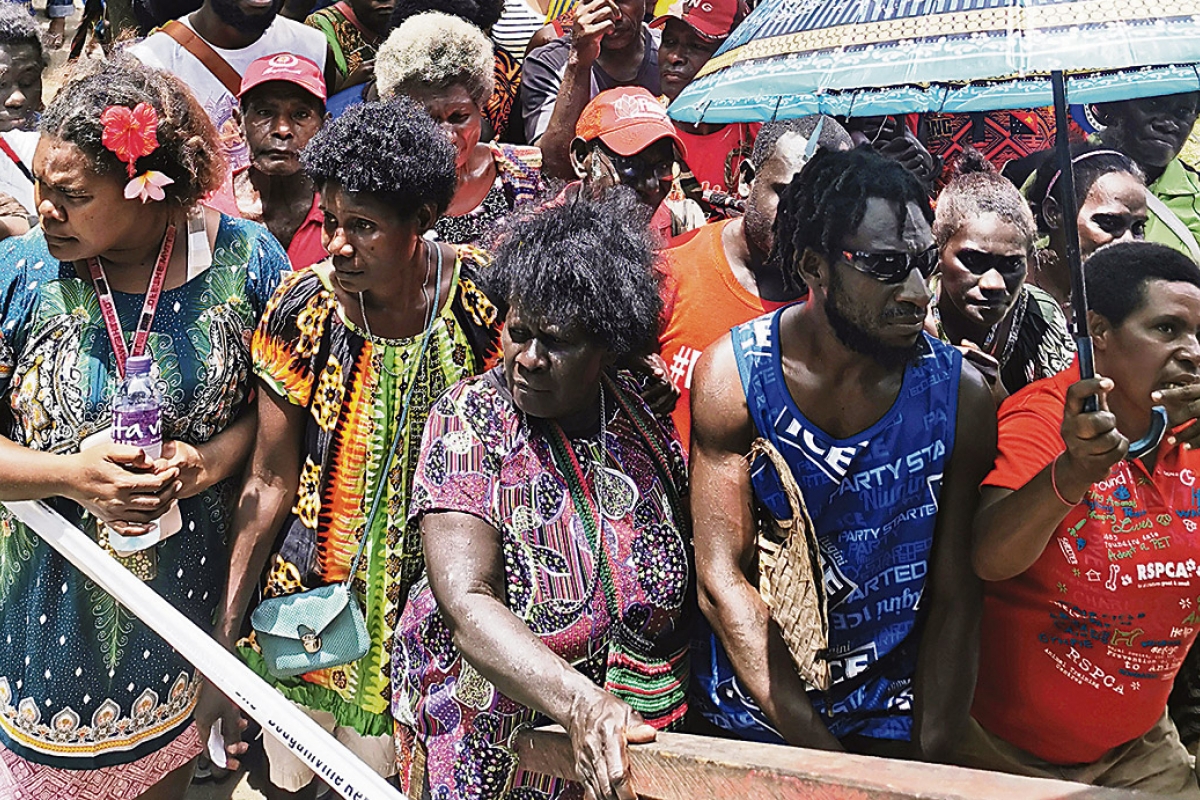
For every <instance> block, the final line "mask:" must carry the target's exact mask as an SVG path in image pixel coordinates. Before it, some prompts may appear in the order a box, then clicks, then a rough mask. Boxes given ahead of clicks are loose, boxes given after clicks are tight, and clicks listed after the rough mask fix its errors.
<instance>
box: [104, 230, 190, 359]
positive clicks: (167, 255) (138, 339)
mask: <svg viewBox="0 0 1200 800" xmlns="http://www.w3.org/2000/svg"><path fill="white" fill-rule="evenodd" d="M173 249H175V224H174V223H171V224H170V225H168V226H167V233H166V235H165V236H163V243H162V247H161V248H159V251H158V260H157V261H155V262H154V272H153V273H152V274H151V275H150V286H149V287H147V289H146V300H145V302H144V303H142V313H141V316H139V317H138V324H137V330H135V331H134V333H133V347H132V348H128V347H126V345H125V334H124V333H123V332H122V331H121V321H120V320H119V319H117V306H116V304H115V303H114V302H113V296H112V289H110V288H109V286H108V278H107V277H106V276H105V275H104V267H102V266H100V259H99V258H89V259H88V260H87V265H88V271H89V272H91V273H92V284H93V285H94V286H95V287H96V299H97V300H99V301H100V314H101V316H103V317H104V327H105V329H106V330H107V331H108V340H109V342H111V343H112V349H113V355H115V356H116V358H117V375H118V376H119V377H120V378H122V379H124V378H125V361H126V360H127V359H128V358H129V356H131V355H132V356H140V355H141V354H142V353H143V352H144V351H145V349H146V341H147V340H148V339H149V338H150V326H151V325H153V324H154V312H155V311H157V310H158V298H159V296H161V295H162V287H163V282H164V281H165V280H166V279H167V265H168V264H170V263H171V251H172V250H173Z"/></svg>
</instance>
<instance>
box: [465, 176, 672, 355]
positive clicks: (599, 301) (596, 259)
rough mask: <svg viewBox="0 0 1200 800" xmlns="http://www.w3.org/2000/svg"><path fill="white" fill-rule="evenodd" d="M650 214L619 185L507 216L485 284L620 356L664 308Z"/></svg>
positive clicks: (652, 339)
mask: <svg viewBox="0 0 1200 800" xmlns="http://www.w3.org/2000/svg"><path fill="white" fill-rule="evenodd" d="M649 221H650V212H649V210H648V209H647V208H646V206H645V205H644V204H642V203H641V202H640V201H639V200H638V198H637V195H635V194H634V193H633V192H632V191H631V190H629V189H627V188H625V187H622V186H616V187H613V188H612V189H609V190H608V191H606V192H605V193H604V195H603V197H602V198H600V199H592V198H591V197H589V196H588V195H587V193H586V192H579V193H578V194H577V195H575V196H574V197H572V198H570V199H568V200H567V201H566V202H564V203H561V204H558V205H549V206H546V207H544V208H541V209H538V210H536V211H532V212H529V213H527V214H525V215H524V216H522V217H520V218H519V219H517V220H516V221H513V220H512V218H511V217H510V218H509V223H508V224H507V225H506V226H505V228H504V230H503V231H502V232H500V233H499V235H498V237H497V239H496V240H495V242H494V243H493V245H492V247H491V249H492V252H493V253H494V254H495V258H494V261H493V263H492V266H491V267H490V268H489V269H488V270H487V271H486V272H485V273H484V274H483V282H484V286H483V288H484V291H485V292H486V293H487V295H488V297H490V298H492V299H493V301H494V302H497V303H499V304H501V305H502V306H504V307H507V306H511V305H516V306H517V307H518V308H519V309H520V310H521V313H522V314H528V315H530V316H533V317H540V318H543V319H547V320H549V321H551V322H553V323H554V324H556V325H561V326H563V327H564V328H575V329H578V330H580V331H582V332H583V333H584V334H586V335H587V336H588V337H590V338H591V339H593V340H594V341H597V342H600V343H602V344H604V345H605V346H606V347H607V348H608V350H609V351H610V352H611V353H612V354H613V355H615V356H617V357H618V358H623V357H625V356H628V355H630V354H635V353H641V352H646V351H647V349H648V348H651V347H653V346H654V344H655V343H657V341H658V332H659V323H660V317H661V314H662V308H663V306H662V296H661V291H660V288H661V281H662V273H661V272H660V271H659V270H658V268H657V261H656V258H655V253H654V243H653V241H652V239H651V236H650V226H649Z"/></svg>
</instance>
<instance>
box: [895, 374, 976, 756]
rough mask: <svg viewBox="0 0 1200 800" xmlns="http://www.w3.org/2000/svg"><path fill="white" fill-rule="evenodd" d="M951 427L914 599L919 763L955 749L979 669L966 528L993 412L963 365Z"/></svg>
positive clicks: (968, 529) (915, 721)
mask: <svg viewBox="0 0 1200 800" xmlns="http://www.w3.org/2000/svg"><path fill="white" fill-rule="evenodd" d="M954 427H955V433H954V450H953V451H952V452H951V454H950V460H949V461H948V462H947V463H946V469H945V477H944V479H943V481H942V493H941V498H940V507H939V509H938V518H937V526H936V528H935V529H934V536H933V553H932V555H931V564H930V571H929V578H928V580H926V582H925V591H924V594H923V596H922V599H921V602H922V603H927V604H928V606H927V608H928V609H929V613H928V616H927V618H926V620H925V629H924V631H923V632H922V633H921V645H920V649H919V650H918V653H917V673H916V676H915V678H914V681H913V683H914V695H915V697H914V709H913V744H914V745H915V746H916V754H917V756H918V757H919V758H920V759H921V760H923V761H944V760H945V759H946V758H947V756H948V755H949V754H950V752H951V750H952V749H953V747H954V746H955V744H956V742H957V737H958V736H959V735H960V734H961V732H962V730H963V727H964V726H965V725H966V722H967V716H968V714H969V712H970V708H971V696H972V695H973V694H974V692H975V675H976V671H977V668H978V656H979V617H980V611H981V599H982V592H981V585H980V582H979V579H978V578H977V577H976V576H975V573H974V571H973V570H972V569H971V522H972V520H973V519H974V517H975V509H976V506H977V505H978V504H979V484H980V483H982V482H983V479H984V477H985V476H986V475H987V473H988V470H990V469H991V467H992V461H993V459H994V458H995V456H996V407H995V405H994V404H993V402H992V395H991V390H990V389H989V387H988V386H987V383H986V382H985V381H984V379H983V376H982V375H980V374H979V373H978V372H977V371H976V370H975V368H974V367H973V366H971V365H970V364H968V363H967V362H966V361H964V362H963V365H962V376H961V379H960V382H959V387H958V419H957V421H956V422H955V426H954Z"/></svg>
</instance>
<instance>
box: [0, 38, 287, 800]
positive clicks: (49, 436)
mask: <svg viewBox="0 0 1200 800" xmlns="http://www.w3.org/2000/svg"><path fill="white" fill-rule="evenodd" d="M219 152H220V149H219V148H218V147H217V141H216V132H215V131H214V129H213V127H212V123H211V122H210V121H209V119H208V116H207V115H206V114H205V113H204V111H203V110H202V109H201V108H200V107H199V106H198V105H197V104H196V103H195V101H194V100H192V99H191V95H190V94H189V93H188V92H187V91H186V89H185V87H184V86H183V85H182V84H180V83H178V82H177V81H176V80H175V79H174V78H172V77H171V76H169V75H167V74H166V73H164V72H159V71H156V70H150V69H147V68H145V67H143V66H141V65H140V64H138V63H137V62H135V61H132V60H130V59H117V60H115V61H113V62H109V63H108V64H105V65H103V66H101V67H100V68H99V71H97V72H95V73H93V74H91V75H89V76H85V77H82V78H80V79H79V80H77V81H75V82H73V83H70V84H68V85H67V86H65V87H64V88H63V89H62V91H61V92H60V93H59V94H58V96H57V97H56V98H55V100H54V102H53V103H51V105H50V107H49V108H48V109H47V110H46V113H45V114H44V116H43V117H42V122H41V139H40V141H39V143H38V146H37V150H36V151H35V154H34V159H33V172H34V174H35V176H36V178H37V181H38V207H37V212H38V214H39V216H40V217H41V225H40V227H38V228H35V229H34V230H32V231H30V232H29V233H28V234H26V235H25V236H22V237H20V238H15V239H9V240H7V241H5V242H3V243H2V244H0V501H6V500H46V501H49V502H50V503H51V504H52V505H54V506H55V508H56V509H57V510H58V511H59V512H60V513H62V514H64V515H65V516H66V517H67V518H68V519H69V520H70V521H71V522H73V523H75V524H76V525H79V526H80V527H81V528H83V529H84V530H85V531H86V532H87V533H89V534H90V535H92V536H94V537H95V538H96V539H97V541H98V542H99V543H100V544H101V545H102V546H104V547H106V548H107V549H108V550H109V552H110V553H111V554H114V555H117V556H118V557H120V558H121V560H122V561H123V562H124V564H125V566H126V567H128V568H129V569H130V571H132V572H133V573H134V574H135V575H137V576H138V577H140V578H142V579H143V580H144V581H146V582H147V584H148V585H149V586H150V587H151V588H152V589H154V591H156V592H157V593H159V594H160V595H162V596H163V597H164V598H166V599H167V600H168V601H170V602H171V603H173V604H174V605H175V606H176V607H177V608H179V610H180V611H182V612H183V613H184V614H186V615H187V616H188V617H189V618H191V620H192V621H193V622H195V623H196V624H197V625H200V626H202V627H204V628H206V629H207V628H209V627H211V624H212V618H213V612H214V610H215V607H216V604H217V600H218V598H219V597H220V593H221V587H222V585H223V583H224V582H225V579H226V574H225V570H226V567H227V562H226V560H225V558H224V557H223V553H224V551H225V539H226V537H227V535H228V532H229V520H230V516H231V499H232V488H233V487H232V486H231V485H230V481H229V478H231V477H233V476H234V474H235V472H236V471H238V470H240V466H241V465H242V464H243V463H244V461H245V459H246V457H247V455H248V453H249V451H250V447H251V444H252V441H253V435H254V422H255V420H254V414H253V413H248V412H249V411H250V409H249V400H250V398H249V394H250V392H249V386H250V383H249V381H250V373H251V363H250V350H249V342H250V337H251V334H252V333H253V331H254V328H255V326H256V324H257V321H258V317H259V315H260V313H261V312H262V310H263V308H264V307H265V305H266V301H267V299H268V298H269V297H270V296H271V293H272V292H273V291H274V289H275V287H276V286H277V285H278V284H279V280H280V276H281V274H282V273H284V272H285V271H287V269H288V262H287V256H286V255H285V253H284V251H283V249H282V248H281V247H280V245H279V243H278V242H276V241H275V238H274V237H273V236H272V235H271V234H270V232H269V231H268V230H267V229H266V228H264V227H263V226H261V225H258V224H255V223H251V222H245V221H243V220H239V219H234V218H231V217H227V216H224V215H221V214H219V213H217V212H215V211H212V210H209V209H205V208H203V207H201V206H199V205H198V204H197V203H198V200H199V198H200V197H201V196H203V195H204V194H205V193H207V192H208V191H211V190H212V189H213V188H214V187H215V186H216V185H218V184H219V183H220V182H221V179H222V176H223V175H224V164H223V163H222V162H221V160H220V156H218V155H216V154H217V153H219ZM138 356H148V357H149V358H150V359H151V360H152V362H153V366H152V367H151V373H150V374H151V379H152V380H153V381H154V383H155V384H156V386H157V389H158V393H159V395H160V396H161V398H162V412H161V414H162V416H161V420H162V435H163V445H162V452H161V455H158V456H156V455H155V454H154V453H149V454H148V453H146V452H145V451H143V450H142V449H140V448H137V447H130V446H127V445H121V444H115V443H114V442H113V441H112V437H111V436H110V435H109V433H108V430H107V429H108V428H109V426H110V425H111V424H112V421H113V397H114V393H115V391H116V389H117V388H118V386H119V384H120V382H121V377H122V376H123V375H124V372H125V365H126V363H127V362H128V363H129V364H130V365H131V369H132V365H133V364H134V363H135V362H134V359H135V357H138ZM176 511H177V512H178V513H177V514H176ZM172 519H173V520H174V522H172V521H171V520H172ZM151 523H158V525H157V526H154V525H152V524H151ZM134 536H136V537H138V541H137V542H130V541H128V538H129V537H134ZM123 537H125V538H123ZM198 688H199V676H198V675H197V673H196V671H195V669H194V668H193V667H192V666H191V665H190V664H189V663H188V662H187V661H185V660H184V659H183V658H182V657H181V656H179V655H178V654H177V653H175V652H174V650H172V649H171V647H169V646H168V645H167V644H166V643H165V642H163V641H162V640H161V639H159V638H158V636H157V635H155V634H154V633H153V632H151V631H150V630H149V629H148V628H147V627H145V626H144V625H143V624H142V623H141V622H140V621H139V620H138V619H137V618H136V617H134V616H133V615H132V614H130V613H129V612H128V611H127V610H126V609H124V608H122V607H121V606H119V605H118V604H117V603H116V601H115V600H113V598H112V597H110V596H109V595H108V594H106V593H105V592H104V591H103V590H102V589H100V588H99V587H97V586H96V585H94V584H93V583H91V582H90V581H88V580H87V579H86V578H84V577H83V576H82V575H81V574H80V573H78V572H77V571H76V570H75V569H74V568H73V567H71V566H70V565H69V564H68V563H67V562H66V561H65V560H64V559H63V558H62V557H61V556H59V555H58V554H57V553H56V552H55V551H54V550H53V549H52V548H50V547H49V546H48V545H47V544H46V543H45V542H43V541H42V540H41V539H40V538H39V537H38V535H37V534H36V533H35V532H34V531H32V530H29V529H27V528H25V527H24V526H23V525H22V524H21V523H19V522H17V521H16V520H14V519H12V518H9V517H8V516H7V512H5V511H0V797H3V798H6V799H7V798H17V799H18V800H49V799H50V798H54V800H58V798H62V797H80V798H88V800H115V799H116V798H133V797H138V798H141V800H159V798H163V799H165V798H171V799H172V800H174V799H175V798H180V797H183V796H184V794H185V792H186V791H187V786H188V783H189V781H190V779H191V771H192V766H193V764H194V760H195V758H196V756H197V755H198V754H199V753H200V752H201V749H202V747H201V739H200V737H199V735H198V733H197V731H196V726H195V724H194V723H193V721H192V710H193V707H194V706H195V703H196V695H197V691H198Z"/></svg>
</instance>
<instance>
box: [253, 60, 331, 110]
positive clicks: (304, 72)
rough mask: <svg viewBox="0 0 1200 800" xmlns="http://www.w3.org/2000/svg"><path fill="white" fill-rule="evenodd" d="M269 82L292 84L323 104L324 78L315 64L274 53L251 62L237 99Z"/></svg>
mask: <svg viewBox="0 0 1200 800" xmlns="http://www.w3.org/2000/svg"><path fill="white" fill-rule="evenodd" d="M269 81H287V82H288V83H294V84H296V85H297V86H299V87H300V88H302V89H304V90H305V91H307V92H308V93H309V94H311V95H313V96H315V97H318V98H320V100H321V102H322V103H324V102H325V76H323V75H322V74H321V68H320V67H318V66H317V65H316V63H315V62H313V61H311V60H309V59H307V58H305V57H304V56H297V55H292V54H291V53H276V54H275V55H273V56H263V57H262V58H260V59H257V60H256V61H253V62H251V64H250V66H248V67H246V74H245V75H243V76H242V89H241V91H239V92H238V97H239V98H240V97H243V96H244V95H245V94H246V92H248V91H250V90H251V89H253V88H254V87H255V86H258V85H259V84H262V83H267V82H269Z"/></svg>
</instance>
